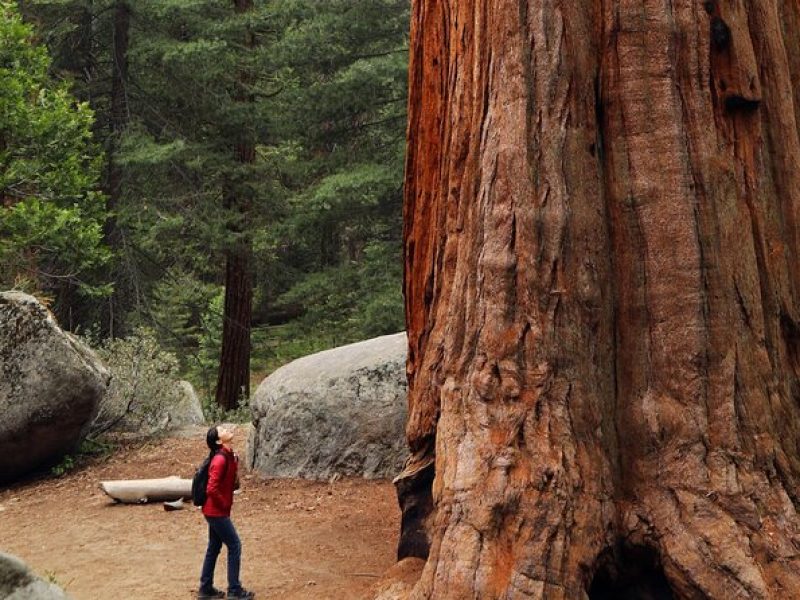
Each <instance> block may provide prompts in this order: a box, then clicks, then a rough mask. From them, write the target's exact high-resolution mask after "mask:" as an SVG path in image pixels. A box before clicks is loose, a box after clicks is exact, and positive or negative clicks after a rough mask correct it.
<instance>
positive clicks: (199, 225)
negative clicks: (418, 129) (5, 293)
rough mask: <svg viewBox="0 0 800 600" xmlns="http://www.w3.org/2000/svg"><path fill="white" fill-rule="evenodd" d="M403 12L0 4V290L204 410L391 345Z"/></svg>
mask: <svg viewBox="0 0 800 600" xmlns="http://www.w3.org/2000/svg"><path fill="white" fill-rule="evenodd" d="M408 8H409V7H408V3H407V2H406V1H403V0H400V1H397V0H327V1H324V2H320V1H318V0H281V1H280V2H271V1H260V2H255V1H253V0H232V1H230V2H220V1H208V0H136V1H135V2H134V1H122V0H25V1H23V2H21V3H13V2H7V1H5V0H3V1H2V2H0V12H2V19H1V20H0V200H1V201H2V208H1V209H0V287H2V288H3V289H11V288H13V289H18V290H22V291H26V292H28V293H32V294H34V295H36V296H37V297H39V298H40V299H42V300H43V301H44V302H45V303H47V304H48V306H49V307H50V309H51V310H52V311H53V313H54V314H55V315H56V317H57V318H58V320H59V322H60V324H61V325H62V327H64V328H65V329H68V330H70V331H72V332H75V333H78V334H80V335H83V336H85V337H87V339H90V340H92V341H93V343H94V344H95V345H103V344H108V341H109V340H119V339H126V338H129V337H130V338H136V337H137V336H138V337H139V338H141V337H148V338H152V339H154V340H155V341H156V343H157V346H158V348H159V349H160V350H161V351H163V352H167V353H169V354H171V355H174V357H175V358H176V359H177V364H178V365H179V371H180V373H181V375H182V376H183V377H185V378H188V379H189V380H190V381H192V382H193V383H194V384H195V385H197V386H199V387H200V388H201V389H202V390H203V391H204V393H205V395H206V396H207V397H209V398H216V402H217V404H219V405H220V406H223V407H224V408H234V407H235V406H236V404H237V403H239V402H241V400H242V397H244V396H247V394H249V392H250V390H249V384H250V382H251V381H252V382H254V383H255V382H257V381H259V380H260V379H261V378H262V377H263V376H264V375H265V374H267V373H268V372H270V371H272V370H274V369H275V368H276V367H277V366H279V365H280V364H283V363H285V362H287V361H289V360H291V359H293V358H296V357H298V356H301V355H305V354H308V353H311V352H314V351H318V350H322V349H325V348H329V347H333V346H337V345H341V344H344V343H348V342H352V341H357V340H361V339H366V338H369V337H373V336H377V335H381V334H386V333H393V332H397V331H400V330H402V329H403V326H404V321H403V319H404V316H403V299H402V292H401V278H402V260H401V234H402V231H401V227H402V226H401V201H402V170H403V153H404V146H405V126H406V88H407V50H408V48H407V36H408ZM226 290H227V291H228V294H227V297H226ZM245 379H246V381H245Z"/></svg>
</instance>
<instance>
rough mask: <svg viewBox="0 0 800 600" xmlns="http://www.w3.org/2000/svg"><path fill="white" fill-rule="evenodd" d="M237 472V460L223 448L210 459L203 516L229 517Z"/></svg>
mask: <svg viewBox="0 0 800 600" xmlns="http://www.w3.org/2000/svg"><path fill="white" fill-rule="evenodd" d="M238 471H239V458H238V457H237V456H236V455H235V454H234V453H233V451H232V450H229V449H227V448H225V447H222V448H221V449H220V451H219V452H217V453H216V454H215V455H214V458H212V459H211V464H209V465H208V487H206V502H205V504H203V514H204V515H205V516H207V517H229V516H231V506H233V489H234V487H235V485H236V475H237V472H238Z"/></svg>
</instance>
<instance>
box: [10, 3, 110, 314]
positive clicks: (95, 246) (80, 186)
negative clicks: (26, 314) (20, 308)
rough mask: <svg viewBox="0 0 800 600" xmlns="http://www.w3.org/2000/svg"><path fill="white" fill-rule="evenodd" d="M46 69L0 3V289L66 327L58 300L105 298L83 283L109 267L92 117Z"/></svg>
mask: <svg viewBox="0 0 800 600" xmlns="http://www.w3.org/2000/svg"><path fill="white" fill-rule="evenodd" d="M49 66H50V58H49V56H48V54H47V50H46V48H44V47H43V46H37V45H35V44H34V43H33V32H32V29H31V27H30V26H28V25H26V24H24V23H23V22H22V19H21V17H20V16H19V12H18V9H17V7H16V5H15V4H13V3H9V2H2V3H0V284H2V285H3V286H4V287H11V286H14V285H19V286H22V287H23V288H25V287H27V288H29V290H30V291H34V292H37V293H40V294H43V295H44V296H49V297H51V298H52V299H53V300H54V304H53V308H54V310H56V312H57V313H58V314H59V315H60V316H61V317H62V320H63V321H64V322H65V323H66V324H69V319H68V317H67V315H68V309H69V307H68V306H66V303H65V302H64V298H65V297H66V298H69V297H71V294H72V293H73V292H75V291H77V292H79V293H81V294H83V295H84V296H87V295H102V294H104V293H107V292H108V291H109V290H108V287H107V286H105V285H103V284H102V283H100V282H99V281H97V280H95V279H93V276H94V275H95V274H96V270H97V269H98V268H99V267H100V266H102V265H103V264H104V263H105V262H107V260H108V258H109V253H108V250H107V248H106V247H105V246H104V244H103V240H102V225H103V222H104V219H105V216H106V213H105V200H104V197H103V196H102V195H101V194H100V193H99V192H98V191H97V184H98V179H99V168H100V154H99V153H98V152H97V149H96V148H95V147H94V145H93V143H92V137H91V127H92V112H91V110H90V109H89V107H88V106H87V105H86V104H84V103H79V102H76V101H75V99H74V97H72V96H71V94H70V90H69V87H68V85H67V83H66V82H57V81H54V80H52V79H51V78H50V77H49V74H48V69H49Z"/></svg>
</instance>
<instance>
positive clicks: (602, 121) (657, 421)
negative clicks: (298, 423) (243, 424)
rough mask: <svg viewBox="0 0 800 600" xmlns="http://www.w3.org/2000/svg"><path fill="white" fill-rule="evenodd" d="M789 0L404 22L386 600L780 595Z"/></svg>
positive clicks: (793, 169)
mask: <svg viewBox="0 0 800 600" xmlns="http://www.w3.org/2000/svg"><path fill="white" fill-rule="evenodd" d="M799 85H800V3H798V2H797V1H796V0H791V1H788V2H786V1H782V0H761V1H757V2H746V3H743V2H739V1H738V0H719V1H708V2H672V1H670V0H644V1H643V2H632V1H629V0H562V1H558V2H543V1H522V2H507V1H505V0H499V1H497V2H488V1H487V0H460V1H459V2H423V1H421V0H415V1H414V7H413V15H412V33H411V62H410V97H409V130H408V136H409V138H408V155H407V165H406V190H405V194H406V197H405V215H404V219H405V234H404V237H405V261H406V262H405V265H406V276H405V293H406V300H407V309H406V310H407V324H408V334H409V359H408V376H409V386H410V394H409V411H410V412H409V420H408V425H407V434H408V441H409V445H410V448H411V450H412V452H413V460H412V462H411V465H410V468H409V470H408V472H413V471H414V465H415V464H416V465H424V464H425V463H426V460H428V459H429V458H430V457H431V456H435V473H436V475H435V480H434V483H433V490H432V491H433V499H434V505H435V512H434V513H433V514H432V515H430V517H429V521H428V530H429V535H430V539H431V546H430V555H429V558H428V561H427V564H426V566H425V569H424V571H423V574H422V577H421V579H420V581H419V582H418V584H417V585H416V587H415V589H414V591H413V592H412V594H411V597H412V598H414V599H417V600H421V599H428V598H436V599H437V600H442V599H458V600H465V599H469V598H480V599H492V598H508V599H511V598H547V599H556V598H558V599H561V598H563V599H565V600H574V599H579V598H587V597H588V598H647V597H656V598H669V597H675V598H692V599H694V598H698V599H700V598H710V599H713V600H727V599H730V598H753V599H766V598H794V597H800V558H798V548H800V530H799V529H798V526H799V525H800V520H798V516H797V502H798V500H799V499H800V488H799V487H798V475H800V448H799V447H798V443H799V442H800V431H799V430H798V428H800V409H799V408H798V402H800V381H798V369H800V325H798V322H799V321H800V303H799V302H800V297H798V293H800V260H798V257H800V254H798V251H799V250H800V248H798V245H800V240H799V239H798V235H799V234H800V229H798V222H797V220H798V218H799V217H800V214H799V212H800V142H799V137H800V129H799V128H798V115H800V94H799V93H798V92H797V90H798V89H800V87H798V86H799Z"/></svg>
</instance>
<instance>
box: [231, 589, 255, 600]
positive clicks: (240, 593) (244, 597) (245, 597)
mask: <svg viewBox="0 0 800 600" xmlns="http://www.w3.org/2000/svg"><path fill="white" fill-rule="evenodd" d="M255 597H256V594H255V592H248V591H247V590H246V589H244V588H239V589H238V590H236V591H235V592H228V600H252V599H253V598H255Z"/></svg>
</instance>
